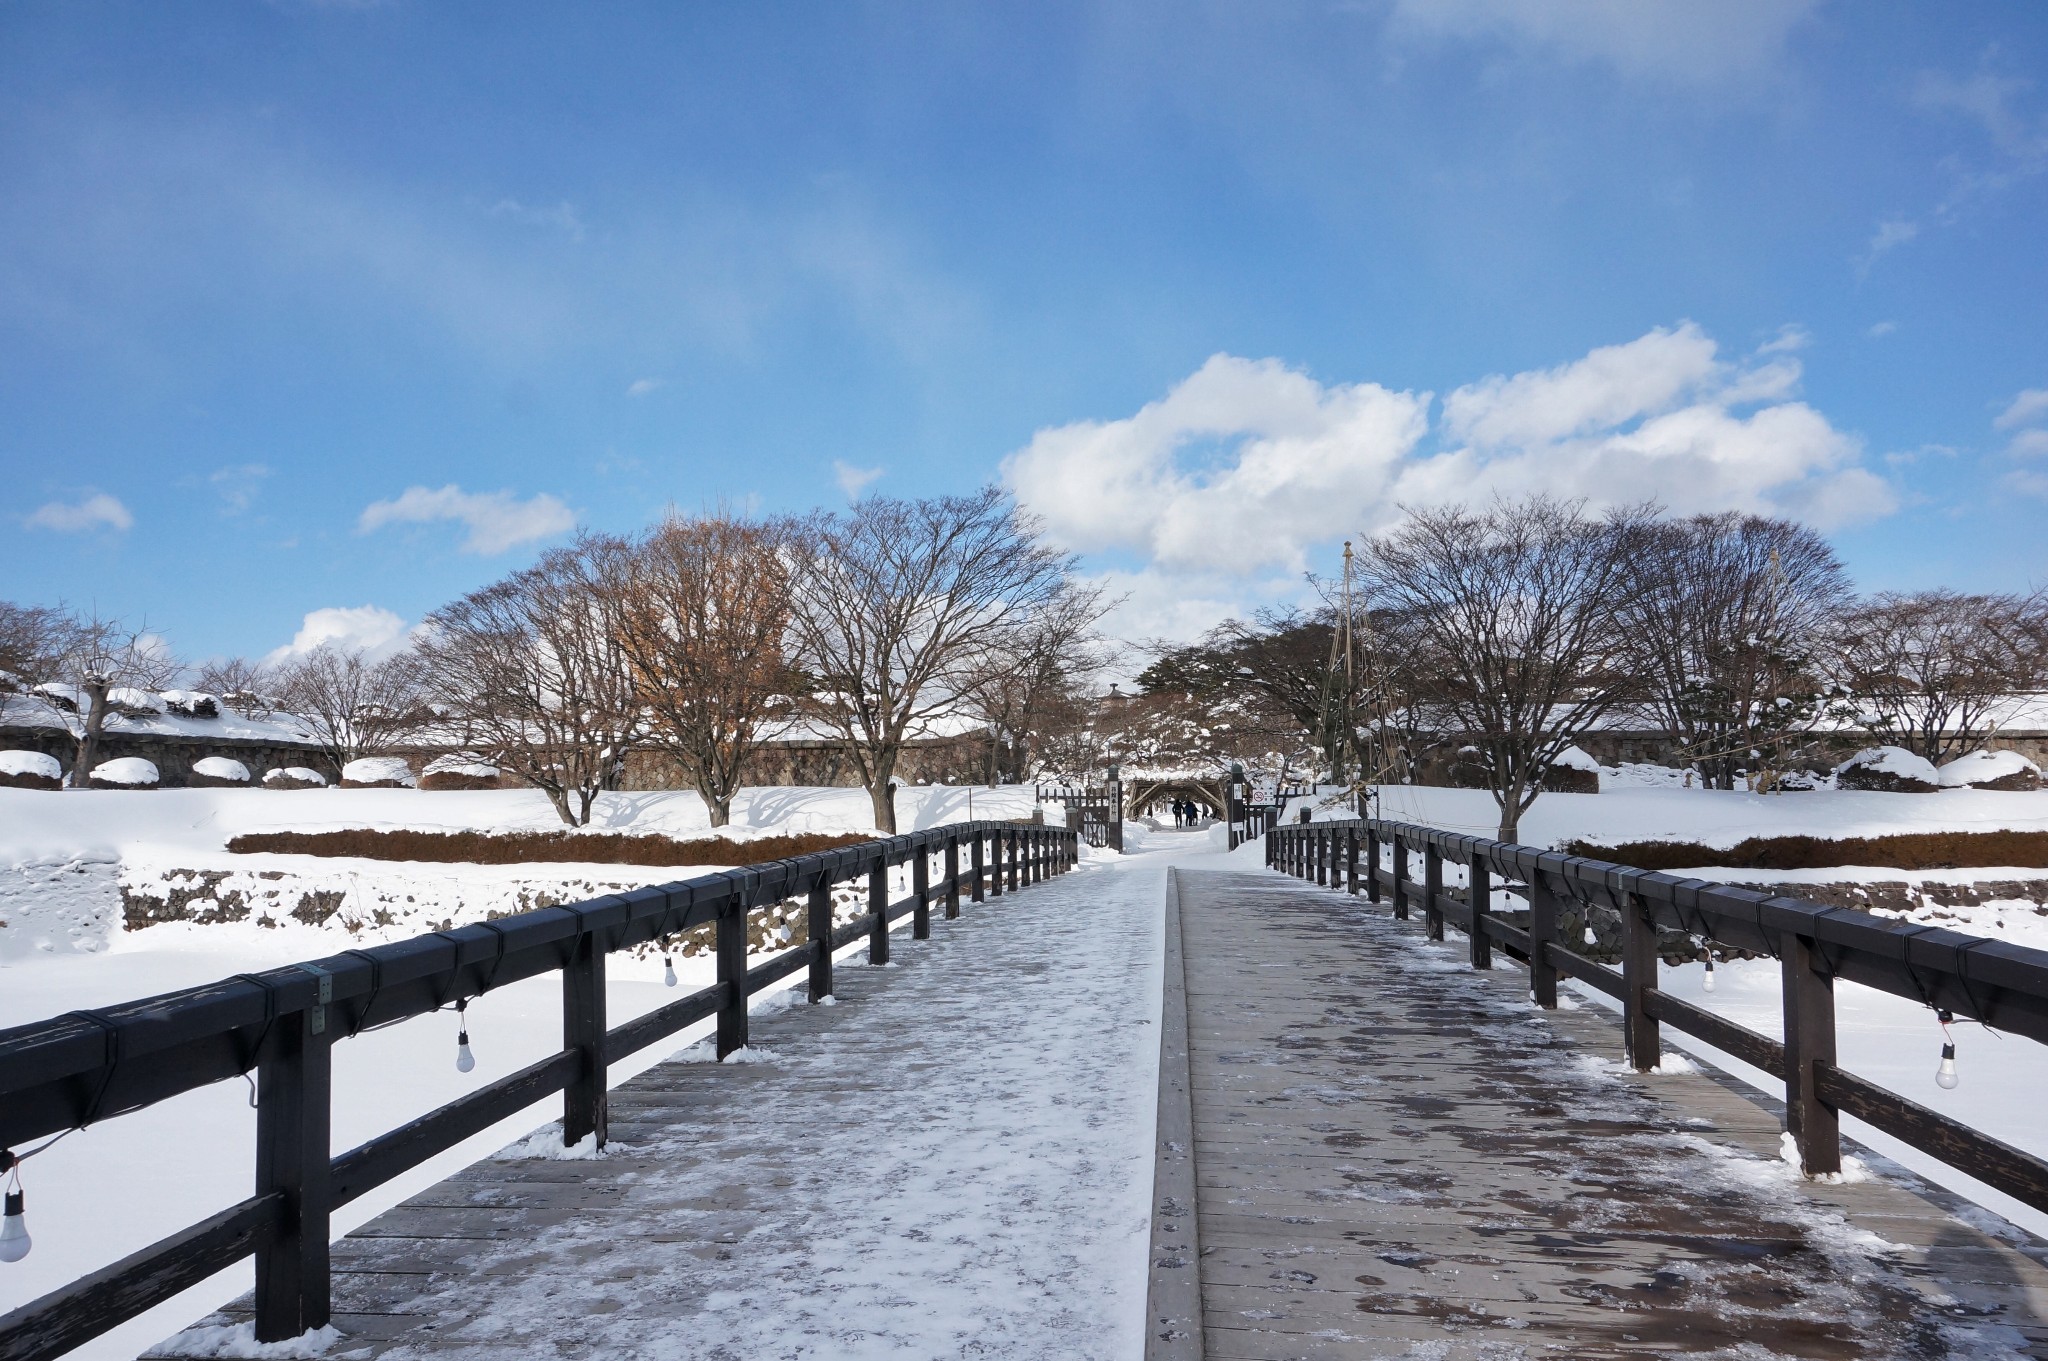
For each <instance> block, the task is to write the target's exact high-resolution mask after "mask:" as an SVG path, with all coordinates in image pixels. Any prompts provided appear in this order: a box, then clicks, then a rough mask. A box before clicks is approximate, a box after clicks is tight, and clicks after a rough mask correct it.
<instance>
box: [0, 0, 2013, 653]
mask: <svg viewBox="0 0 2048 1361" xmlns="http://www.w3.org/2000/svg"><path fill="white" fill-rule="evenodd" d="M2043 72H2048V8H2044V7H2043V6H2041V5H2039V4H2038V3H2034V2H2033V0H2012V3H2004V4H1997V3H1986V4H1974V5H1969V6H1928V5H1920V4H1906V3H1897V4H1884V3H1858V4H1855V5H1853V6H1851V5H1847V4H1840V3H1832V4H1831V3H1821V2H1820V0H1812V2H1811V3H1809V2H1808V0H1719V3H1716V4H1715V5H1712V6H1700V5H1694V4H1690V3H1668V4H1667V3H1657V2H1656V0H1643V3H1631V2H1630V0H1556V2H1555V3H1551V4H1547V5H1542V6H1537V5H1527V4H1519V3H1511V2H1510V0H1358V2H1357V3H1343V4H1316V5H1309V4H1298V5H1297V4H1287V3H1278V2H1276V3H1262V4H1246V3H1229V4H1173V5H1166V4H1156V5H1155V4H1122V3H1095V4H1088V5H1061V4H1033V5H1011V6H1001V7H996V6H948V5H929V6H909V5H857V4H847V5H833V6H824V5H808V6H795V5H775V4H758V5H744V6H742V5H728V6H678V5H658V4H650V5H644V6H636V5H631V4H617V5H608V6H604V7H602V8H597V7H545V8H544V7H538V6H520V5H511V4H490V5H485V4H471V5H458V4H434V5H429V4H425V3H417V2H416V0H391V2H390V3H381V4H377V3H364V4H299V3H277V4H262V3H254V2H253V0H252V2H251V3H238V4H231V3H210V4H209V3H194V4H189V5H177V6H164V5H142V4H135V5H96V4H91V3H83V2H81V0H64V2H63V3H54V2H53V3H23V2H21V0H15V2H14V3H9V4H6V5H4V6H0V596H6V597H9V598H14V599H19V600H27V601H40V602H52V601H56V600H59V599H63V600H66V601H69V602H71V603H74V604H78V605H89V606H96V607H98V608H99V609H101V610H102V611H105V612H109V613H115V614H122V615H126V616H129V617H131V618H136V619H141V618H145V617H146V618H147V620H148V622H149V623H150V625H151V626H152V627H153V628H155V629H157V630H159V631H161V632H162V633H164V634H166V635H167V636H168V637H169V638H170V640H171V641H172V643H173V644H174V645H175V646H176V647H177V648H178V649H179V650H180V651H182V652H183V653H185V654H186V655H188V656H192V657H202V656H207V655H222V654H231V653H250V654H262V653H265V652H268V651H270V650H272V649H274V648H278V647H281V646H285V645H287V644H289V643H290V642H291V641H292V640H293V639H294V637H295V636H299V637H301V638H302V639H310V638H312V637H314V636H322V635H323V630H324V631H325V633H326V634H332V635H334V636H342V637H359V638H364V639H371V638H373V637H376V636H381V635H383V634H385V633H388V632H389V631H390V630H391V629H393V628H395V627H397V626H399V624H400V623H409V622H410V621H413V620H416V619H418V618H419V617H420V615H422V614H423V613H424V612H426V611H427V610H429V609H431V608H433V607H434V606H435V605H437V604H439V603H441V602H443V601H445V600H446V599H448V598H450V597H451V596H453V595H456V594H459V593H460V592H462V591H464V590H467V589H470V588H472V587H475V586H478V585H481V584H483V583H484V582H487V581H489V580H491V579H493V578H494V577H496V576H497V575H499V574H501V573H503V572H505V571H507V570H510V569H512V568H514V567H516V566H518V565H520V564H522V563H524V562H526V561H528V560H530V559H531V557H532V556H533V555H534V554H535V553H536V552H538V551H540V550H541V549H543V548H545V547H546V546H547V545H548V544H550V543H554V542H559V541H560V540H561V539H562V538H563V537H564V535H565V534H566V533H567V532H569V530H570V529H571V527H572V526H574V525H576V524H579V523H580V524H587V525H590V526H593V527H597V528H604V529H620V530H624V529H631V528H634V527H636V526H638V525H641V524H643V523H645V522H646V521H647V520H648V519H649V518H650V517H652V516H655V515H657V514H659V513H660V512H661V511H662V509H663V508H664V507H665V506H668V505H670V504H674V505H677V506H680V507H682V508H684V509H695V508H699V507H704V506H709V505H713V504H715V503H718V502H720V501H725V502H729V503H736V504H741V505H756V506H758V507H760V508H761V509H764V510H797V509H804V508H808V507H810V506H813V505H819V504H827V505H829V504H835V503H840V502H843V501H844V499H845V496H846V492H847V489H848V488H856V489H857V488H859V487H861V486H867V487H870V488H872V489H873V490H876V491H880V492H886V493H890V494H897V495H916V494H923V493H928V492H937V491H949V490H961V489H965V488H968V487H971V486H973V485H976V484H978V483H981V482H984V481H987V480H989V479H991V478H999V479H1007V480H1008V481H1010V482H1011V483H1012V485H1014V486H1016V487H1017V489H1018V491H1019V493H1020V495H1021V496H1022V497H1023V499H1024V500H1025V501H1026V502H1027V504H1029V505H1030V506H1031V507H1032V508H1033V509H1034V510H1035V511H1036V512H1038V513H1039V514H1040V515H1041V516H1042V517H1043V518H1044V520H1045V522H1046V523H1047V525H1048V526H1049V528H1050V529H1051V531H1052V532H1053V533H1054V534H1055V535H1056V536H1058V537H1059V539H1060V540H1061V542H1063V543H1067V544H1069V545H1071V546H1073V547H1074V548H1076V549H1077V550H1080V551H1082V552H1084V553H1085V554H1086V555H1087V557H1086V561H1087V564H1088V566H1089V569H1090V570H1091V571H1095V572H1100V573H1103V574H1105V575H1107V576H1108V577H1109V578H1110V579H1111V580H1112V581H1113V582H1114V583H1115V584H1116V586H1117V588H1118V590H1119V591H1123V592H1128V594H1129V597H1130V602H1129V604H1128V605H1127V606H1126V607H1125V609H1124V610H1123V611H1122V612H1121V614H1120V615H1119V617H1118V627H1119V628H1121V629H1123V630H1124V631H1126V632H1129V633H1132V634H1140V635H1152V634H1161V633H1175V632H1177V633H1183V634H1184V633H1187V632H1189V631H1192V630H1194V629H1198V628H1200V627H1202V626H1203V625H1204V624H1206V623H1208V622H1211V621H1213V619H1214V618H1215V617H1217V616H1218V615H1219V614H1220V613H1221V612H1223V611H1226V610H1228V609H1232V608H1245V607H1248V606H1251V605H1256V604H1260V603H1267V602H1272V601H1278V600H1284V599H1286V598H1288V597H1289V596H1290V595H1291V594H1293V593H1295V592H1296V591H1297V590H1298V582H1299V579H1300V573H1301V571H1303V570H1304V569H1327V568H1328V567H1329V566H1330V565H1331V564H1332V563H1333V562H1334V561H1335V554H1336V552H1337V551H1338V545H1339V543H1340V541H1341V539H1342V538H1343V537H1344V535H1345V534H1346V533H1362V532H1369V531H1371V530H1373V529H1376V528H1380V527H1383V526H1384V525H1385V524H1387V523H1389V522H1390V521H1391V518H1392V517H1393V516H1394V515H1396V514H1397V513H1398V512H1397V510H1396V506H1397V504H1399V503H1410V504H1413V503H1418V502H1422V501H1427V500H1433V499H1446V498H1456V497H1459V496H1469V495H1482V494H1485V493H1487V492H1489V491H1492V490H1506V491H1514V490H1521V489H1525V488H1529V487H1537V486H1541V487H1547V488H1551V489H1554V490H1557V491H1560V492H1562V493H1565V494H1570V495H1583V496H1588V497H1591V498H1593V499H1594V500H1595V501H1596V502H1598V501H1600V500H1602V499H1625V498H1628V497H1633V496H1637V495H1643V494H1654V495H1657V496H1659V497H1661V498H1662V499H1664V500H1665V501H1666V502H1667V503H1669V504H1671V505H1673V506H1674V507H1675V508H1679V509H1696V508H1713V507H1719V506H1723V505H1728V506H1739V507H1744V508H1756V509H1765V510H1774V511H1782V512H1786V513H1796V514H1802V515H1806V516H1809V517H1811V518H1813V519H1815V520H1816V521H1817V522H1819V523H1822V524H1823V525H1825V526H1826V527H1827V528H1828V530H1829V532H1830V533H1831V534H1832V535H1833V536H1834V538H1835V541H1836V542H1837V544H1838V545H1839V547H1840V548H1841V550H1842V552H1843V554H1844V556H1845V557H1846V559H1847V560H1848V561H1849V563H1850V565H1851V567H1852V569H1853V571H1854V572H1855V574H1856V576H1857V578H1858V580H1859V581H1860V582H1861V583H1862V584H1863V585H1865V586H1866V587H1868V588H1872V589H1877V588H1906V587H1914V586H1921V585H1933V584H1949V585H1955V586H1961V587H1977V588H2001V589H2003V588H2018V587H2025V586H2027V585H2029V584H2030V583H2033V582H2036V581H2040V580H2048V546H2044V544H2043V538H2042V535H2041V534H2040V533H2039V526H2040V525H2041V523H2042V518H2043V514H2044V512H2048V395H2043V390H2048V326H2044V325H2043V322H2044V320H2048V245H2044V243H2048V173H2044V172H2048V89H2044V88H2043V85H2042V84H2041V83H2040V80H2039V76H2040V74H2041V73H2043ZM2029 394H2034V395H2032V396H2030V395H2029ZM877 470H879V471H877ZM309 615H312V616H314V617H313V618H312V619H311V620H309V619H308V616H309Z"/></svg>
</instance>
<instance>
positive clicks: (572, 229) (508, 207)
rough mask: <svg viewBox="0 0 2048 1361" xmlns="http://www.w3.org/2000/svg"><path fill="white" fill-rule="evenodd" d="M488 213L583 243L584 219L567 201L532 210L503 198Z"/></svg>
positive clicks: (512, 199)
mask: <svg viewBox="0 0 2048 1361" xmlns="http://www.w3.org/2000/svg"><path fill="white" fill-rule="evenodd" d="M486 211H487V212H489V213H490V215H491V216H492V217H502V218H508V219H510V220H511V221H513V222H517V223H520V224H521V225H523V226H528V227H547V228H551V229H553V230H555V231H558V232H560V233H562V234H563V235H564V236H566V237H568V238H569V239H570V240H571V241H581V240H582V239H583V236H584V232H583V219H582V218H581V217H579V216H578V215H577V213H576V208H575V205H574V204H571V203H568V202H566V201H564V202H562V203H557V204H555V205H554V206H553V207H549V208H532V207H528V206H527V205H526V204H524V203H521V202H520V201H519V200H518V199H516V198H501V199H499V200H498V201H497V202H496V203H494V204H492V205H491V206H490V208H488V209H487V210H486Z"/></svg>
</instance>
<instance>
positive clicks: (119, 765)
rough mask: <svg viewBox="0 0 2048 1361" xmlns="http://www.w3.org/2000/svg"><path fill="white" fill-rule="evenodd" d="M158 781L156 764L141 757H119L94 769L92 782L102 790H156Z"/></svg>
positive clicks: (101, 763)
mask: <svg viewBox="0 0 2048 1361" xmlns="http://www.w3.org/2000/svg"><path fill="white" fill-rule="evenodd" d="M158 780H159V776H158V775H157V769H156V762H154V761H145V760H143V759H142V758H141V757H140V756H117V757H115V758H114V759H113V760H111V761H102V762H100V763H99V764H98V765H96V766H94V767H93V768H92V782H93V784H94V786H96V787H97V788H100V789H154V788H156V787H157V783H158Z"/></svg>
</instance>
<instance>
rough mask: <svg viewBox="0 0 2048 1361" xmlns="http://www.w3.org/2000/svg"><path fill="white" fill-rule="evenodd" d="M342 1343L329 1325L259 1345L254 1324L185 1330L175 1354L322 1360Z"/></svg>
mask: <svg viewBox="0 0 2048 1361" xmlns="http://www.w3.org/2000/svg"><path fill="white" fill-rule="evenodd" d="M345 1340H346V1339H345V1337H344V1335H343V1333H342V1331H341V1329H339V1328H337V1327H335V1326H334V1325H333V1324H331V1323H330V1324H328V1325H327V1326H326V1327H324V1328H315V1329H314V1330H312V1331H311V1332H307V1333H301V1334H299V1335H298V1336H297V1337H294V1338H287V1339H286V1340H285V1341H283V1342H258V1341H257V1340H256V1325H255V1324H254V1323H253V1322H252V1323H221V1324H212V1325H209V1326H207V1327H204V1328H187V1329H186V1330H185V1331H184V1332H182V1333H179V1334H178V1338H177V1342H178V1350H179V1351H181V1352H183V1353H184V1354H185V1355H187V1356H220V1357H247V1358H251V1361H266V1359H267V1358H277V1359H278V1361H284V1359H285V1358H299V1357H315V1356H325V1355H327V1354H328V1350H329V1349H330V1348H331V1347H333V1346H334V1345H335V1344H336V1343H337V1342H342V1341H345Z"/></svg>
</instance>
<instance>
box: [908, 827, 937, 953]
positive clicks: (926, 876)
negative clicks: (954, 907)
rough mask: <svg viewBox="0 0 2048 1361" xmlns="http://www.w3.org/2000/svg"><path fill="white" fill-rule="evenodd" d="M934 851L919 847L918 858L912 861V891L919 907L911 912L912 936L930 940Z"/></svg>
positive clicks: (912, 937)
mask: <svg viewBox="0 0 2048 1361" xmlns="http://www.w3.org/2000/svg"><path fill="white" fill-rule="evenodd" d="M931 866H932V853H931V852H930V851H929V850H928V849H926V848H925V847H923V846H919V847H918V848H917V858H916V859H915V860H913V861H911V862H910V891H911V893H912V894H914V895H915V896H916V898H917V908H916V910H915V911H913V912H912V913H911V914H910V938H911V939H912V940H930V939H931V938H932V906H931V903H932V868H931Z"/></svg>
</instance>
